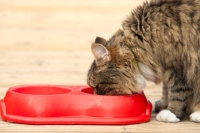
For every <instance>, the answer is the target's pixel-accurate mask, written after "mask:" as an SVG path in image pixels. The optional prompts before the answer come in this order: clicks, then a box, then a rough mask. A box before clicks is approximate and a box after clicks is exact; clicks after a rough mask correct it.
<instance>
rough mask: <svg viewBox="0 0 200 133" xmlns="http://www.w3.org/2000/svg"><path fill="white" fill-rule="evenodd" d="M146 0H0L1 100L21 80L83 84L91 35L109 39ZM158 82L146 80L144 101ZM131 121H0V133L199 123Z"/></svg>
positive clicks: (194, 128)
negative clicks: (116, 123) (28, 123)
mask: <svg viewBox="0 0 200 133" xmlns="http://www.w3.org/2000/svg"><path fill="white" fill-rule="evenodd" d="M143 1H145V0H140V1H139V0H123V1H122V0H121V1H116V0H101V1H97V0H33V1H29V0H0V99H2V98H3V97H4V95H5V93H6V91H7V89H8V88H9V87H11V86H15V85H21V84H74V85H86V75H87V71H88V69H89V67H90V64H91V62H92V60H93V56H92V54H91V52H90V45H91V43H92V42H93V41H94V39H95V37H96V36H102V37H104V38H106V39H108V38H109V37H110V36H111V35H112V34H113V33H114V32H115V31H116V30H117V29H119V28H121V25H120V24H121V21H122V20H123V19H124V18H125V17H126V16H127V15H128V13H130V12H131V10H132V9H133V8H134V7H136V6H137V5H139V4H141V3H142V2H143ZM160 88H161V85H158V86H156V85H155V84H153V83H149V82H148V83H147V88H146V89H145V90H144V91H145V94H146V96H147V98H148V99H149V100H155V99H159V98H160V96H161V89H160ZM155 116H156V114H153V115H152V118H151V121H150V122H148V123H143V124H136V125H122V126H109V125H106V126H103V125H95V126H91V125H53V126H52V125H24V124H14V123H9V122H4V121H2V120H0V133H24V132H31V133H34V132H35V133H44V132H48V133H58V132H63V133H64V132H65V133H66V132H73V133H80V132H82V133H103V132H110V133H121V132H126V133H131V132H134V133H156V132H159V133H171V132H181V133H194V132H199V131H200V126H199V124H198V123H193V122H190V121H189V120H188V119H187V118H186V119H185V120H184V121H183V122H180V123H162V122H158V121H156V120H155Z"/></svg>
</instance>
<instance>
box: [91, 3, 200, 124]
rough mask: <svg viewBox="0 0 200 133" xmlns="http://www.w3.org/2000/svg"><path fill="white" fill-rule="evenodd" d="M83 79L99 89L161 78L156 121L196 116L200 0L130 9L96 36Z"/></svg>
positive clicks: (117, 91)
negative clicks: (115, 26)
mask: <svg viewBox="0 0 200 133" xmlns="http://www.w3.org/2000/svg"><path fill="white" fill-rule="evenodd" d="M91 49H92V53H93V55H94V57H95V60H94V62H93V63H92V65H91V68H90V69H89V71H88V75H87V83H88V85H90V86H91V87H92V88H93V89H94V91H95V93H96V94H99V95H131V94H134V93H140V92H141V91H142V89H143V88H144V87H145V79H146V80H149V81H153V82H155V83H156V84H158V83H161V82H162V84H163V88H162V90H163V93H162V97H161V99H160V100H157V101H155V102H153V103H152V104H153V111H154V112H159V113H158V114H157V116H156V118H157V120H158V121H162V122H179V121H181V120H182V119H183V118H184V117H185V115H186V112H189V113H190V120H191V121H194V122H200V88H199V87H200V0H151V1H150V2H145V3H143V5H142V6H138V7H137V8H136V9H135V10H133V11H132V12H131V13H130V15H129V16H128V17H127V18H126V19H125V20H124V21H123V22H122V29H119V30H118V31H117V32H116V33H115V34H114V35H113V36H112V37H111V38H110V39H109V40H105V39H104V38H101V37H97V38H96V40H95V42H94V43H93V44H92V46H91Z"/></svg>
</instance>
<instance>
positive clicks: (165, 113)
mask: <svg viewBox="0 0 200 133" xmlns="http://www.w3.org/2000/svg"><path fill="white" fill-rule="evenodd" d="M156 119H157V120H158V121H162V122H170V123H173V122H179V121H180V119H179V118H177V117H176V115H175V114H174V113H172V112H171V111H169V110H162V111H160V112H159V113H158V115H157V116H156Z"/></svg>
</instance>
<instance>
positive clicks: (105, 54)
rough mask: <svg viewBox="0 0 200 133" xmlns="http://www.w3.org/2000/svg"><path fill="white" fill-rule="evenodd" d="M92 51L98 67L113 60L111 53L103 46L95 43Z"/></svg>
mask: <svg viewBox="0 0 200 133" xmlns="http://www.w3.org/2000/svg"><path fill="white" fill-rule="evenodd" d="M91 49H92V53H93V55H94V57H95V61H96V63H97V65H102V64H105V63H107V62H108V61H110V60H111V57H110V52H109V51H108V50H107V49H106V47H105V46H103V45H102V44H100V43H93V44H92V47H91Z"/></svg>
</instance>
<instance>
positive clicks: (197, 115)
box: [190, 111, 200, 122]
mask: <svg viewBox="0 0 200 133" xmlns="http://www.w3.org/2000/svg"><path fill="white" fill-rule="evenodd" d="M190 121H193V122H200V111H196V112H194V113H192V114H191V115H190Z"/></svg>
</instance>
